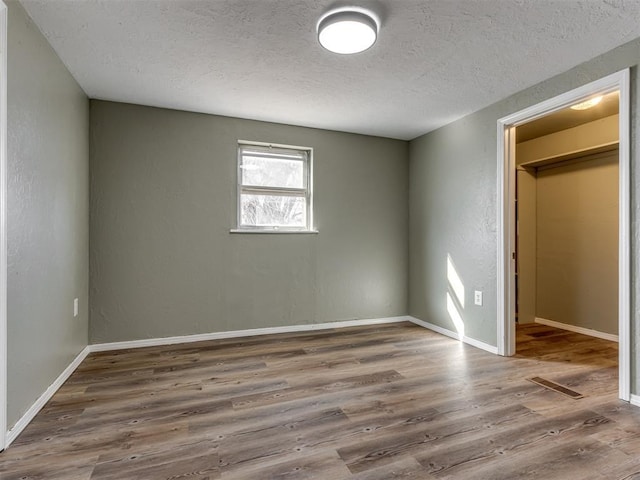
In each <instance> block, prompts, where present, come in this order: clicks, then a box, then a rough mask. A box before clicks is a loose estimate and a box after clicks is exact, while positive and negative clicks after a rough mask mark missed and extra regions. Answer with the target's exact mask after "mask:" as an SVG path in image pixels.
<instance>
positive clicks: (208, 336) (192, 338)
mask: <svg viewBox="0 0 640 480" xmlns="http://www.w3.org/2000/svg"><path fill="white" fill-rule="evenodd" d="M410 321H411V318H410V317H408V316H400V317H385V318H366V319H359V320H345V321H342V322H327V323H313V324H309V325H291V326H285V327H268V328H253V329H249V330H232V331H230V332H215V333H200V334H195V335H181V336H177V337H163V338H146V339H144V340H129V341H123V342H111V343H97V344H94V345H90V348H91V351H92V352H108V351H111V350H123V349H127V348H142V347H157V346H162V345H175V344H178V343H191V342H203V341H206V340H221V339H225V338H240V337H253V336H256V335H273V334H276V333H296V332H309V331H315V330H328V329H331V328H345V327H359V326H366V325H380V324H383V323H398V322H410Z"/></svg>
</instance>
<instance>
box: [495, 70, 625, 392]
mask: <svg viewBox="0 0 640 480" xmlns="http://www.w3.org/2000/svg"><path fill="white" fill-rule="evenodd" d="M613 92H618V94H614V93H613ZM614 95H615V96H616V97H618V95H619V116H618V118H616V123H617V124H618V125H617V126H618V135H619V144H618V150H617V160H618V171H617V172H616V175H617V183H618V192H617V195H618V212H617V213H618V231H617V257H618V258H617V261H618V264H617V292H616V295H617V307H618V308H617V314H618V315H617V333H618V338H619V362H618V364H619V367H618V368H619V391H618V395H619V397H620V398H621V399H623V400H627V401H629V399H630V391H629V389H630V253H629V248H630V217H629V212H630V191H629V190H630V185H629V170H630V165H629V71H628V69H627V70H623V71H621V72H618V73H615V74H613V75H610V76H608V77H605V78H603V79H601V80H598V81H596V82H593V83H591V84H588V85H585V86H584V87H581V88H578V89H576V90H573V91H571V92H567V93H565V94H563V95H560V96H558V97H555V98H552V99H550V100H548V101H546V102H543V103H541V104H538V105H535V106H533V107H530V108H528V109H526V110H523V111H520V112H517V113H514V114H512V115H509V116H508V117H504V118H502V119H500V120H499V121H498V169H499V170H498V179H499V181H498V197H499V198H498V205H499V216H498V233H499V237H498V241H499V247H498V289H497V291H498V325H497V327H498V352H499V354H501V355H506V356H510V355H514V354H515V351H516V319H517V315H519V316H520V317H521V319H522V318H523V316H524V314H525V313H526V314H527V315H529V316H530V315H531V308H530V304H529V306H527V302H526V301H524V302H523V300H524V299H525V297H524V296H523V297H522V298H519V295H518V293H519V292H518V289H520V293H522V290H523V281H522V280H523V279H519V280H516V279H517V278H518V276H517V273H519V272H517V271H516V268H517V262H516V254H517V250H518V236H517V229H518V224H517V218H516V215H517V208H516V189H517V185H518V182H517V180H518V175H519V174H518V173H517V172H518V169H517V168H518V167H519V166H520V167H521V170H520V171H523V170H524V171H525V172H526V168H525V167H526V165H525V167H522V166H521V164H522V163H526V162H527V160H526V159H524V160H523V159H522V158H520V159H517V158H516V157H517V152H516V142H517V138H516V136H517V133H518V132H517V130H518V127H523V126H526V125H527V124H528V125H533V124H534V123H535V122H536V121H538V120H540V119H542V118H543V117H547V116H549V115H553V114H555V113H558V112H561V111H562V110H565V109H566V108H567V107H570V106H571V105H574V106H575V105H576V104H580V103H582V102H585V101H589V100H592V99H594V98H595V97H602V98H605V97H608V98H611V97H612V96H614ZM601 100H602V99H601ZM609 120H610V121H611V119H609ZM542 123H543V122H540V123H539V125H540V124H542ZM524 129H525V130H526V127H525V128H524ZM603 143H607V142H603ZM598 148H599V149H600V150H598ZM579 150H580V149H574V150H573V151H571V152H569V153H570V154H571V155H569V156H564V157H563V156H562V155H560V156H558V155H556V156H549V155H547V156H545V155H542V156H540V155H539V156H538V158H537V159H533V160H529V161H531V162H532V163H530V164H529V167H530V170H540V169H541V168H553V167H550V165H552V164H553V163H557V162H558V161H563V162H565V164H564V166H563V167H562V168H564V169H565V170H567V172H568V171H570V170H572V169H573V170H575V169H576V167H575V162H589V161H590V162H595V163H596V164H598V165H599V166H601V167H602V164H603V163H604V164H607V165H608V164H610V163H611V162H612V159H611V155H612V154H611V152H612V151H613V145H611V144H609V145H604V144H601V145H599V146H598V145H595V146H592V148H590V149H586V150H585V151H579ZM565 153H566V152H565ZM588 155H591V157H589V158H585V157H586V156H588ZM594 156H595V157H594ZM605 157H606V158H605ZM536 162H537V163H536ZM572 162H574V166H571V163H572ZM605 166H606V165H605ZM567 172H563V173H567ZM520 175H521V176H522V178H521V179H520V180H521V182H520V187H521V189H522V188H527V187H526V186H523V185H525V183H526V182H527V181H529V183H530V182H531V178H527V177H526V176H525V175H524V174H520ZM529 175H530V173H529ZM545 175H546V176H547V177H549V176H550V175H548V174H545ZM546 180H548V178H547V179H546ZM556 180H557V179H556ZM614 181H615V179H614ZM554 182H555V183H556V184H557V183H558V182H557V181H551V182H549V181H545V183H546V184H547V187H549V186H550V188H556V189H557V188H562V187H561V184H560V185H555V187H554ZM530 186H531V185H529V188H530ZM521 248H522V246H521ZM521 253H522V252H521ZM521 260H522V259H521ZM518 282H520V285H518ZM525 283H526V281H525ZM528 300H529V301H530V298H529V299H528ZM529 320H531V318H529Z"/></svg>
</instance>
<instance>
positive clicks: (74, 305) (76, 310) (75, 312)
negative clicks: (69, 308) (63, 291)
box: [73, 298, 79, 317]
mask: <svg viewBox="0 0 640 480" xmlns="http://www.w3.org/2000/svg"><path fill="white" fill-rule="evenodd" d="M78 310H79V305H78V299H77V298H74V299H73V316H74V317H77V316H78Z"/></svg>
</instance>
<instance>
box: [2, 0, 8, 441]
mask: <svg viewBox="0 0 640 480" xmlns="http://www.w3.org/2000/svg"><path fill="white" fill-rule="evenodd" d="M8 13H9V12H8V10H7V6H6V5H5V3H4V2H3V1H2V0H0V451H2V450H4V448H5V446H6V439H7V430H8V429H7V345H8V342H7V48H8V43H7V18H8Z"/></svg>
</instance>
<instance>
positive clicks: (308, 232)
mask: <svg viewBox="0 0 640 480" xmlns="http://www.w3.org/2000/svg"><path fill="white" fill-rule="evenodd" d="M229 233H252V234H263V233H264V234H267V235H273V234H275V235H281V234H284V235H316V234H318V233H320V232H318V230H260V229H257V228H256V229H248V228H247V229H242V228H232V229H231V230H229Z"/></svg>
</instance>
